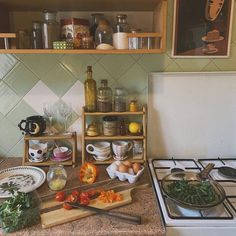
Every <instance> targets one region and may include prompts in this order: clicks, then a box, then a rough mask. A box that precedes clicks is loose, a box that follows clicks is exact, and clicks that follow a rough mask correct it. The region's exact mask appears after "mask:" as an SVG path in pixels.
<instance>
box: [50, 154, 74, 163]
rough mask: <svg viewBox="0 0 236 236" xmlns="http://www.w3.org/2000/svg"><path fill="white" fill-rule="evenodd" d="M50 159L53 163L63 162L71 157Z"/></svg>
mask: <svg viewBox="0 0 236 236" xmlns="http://www.w3.org/2000/svg"><path fill="white" fill-rule="evenodd" d="M50 159H51V161H55V162H63V161H68V160H70V159H71V155H68V156H66V157H65V158H58V157H55V156H52V157H51V158H50Z"/></svg>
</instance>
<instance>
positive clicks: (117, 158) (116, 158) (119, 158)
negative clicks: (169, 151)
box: [113, 155, 128, 161]
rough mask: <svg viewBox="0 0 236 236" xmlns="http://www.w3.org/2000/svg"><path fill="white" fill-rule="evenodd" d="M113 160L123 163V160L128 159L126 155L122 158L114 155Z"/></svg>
mask: <svg viewBox="0 0 236 236" xmlns="http://www.w3.org/2000/svg"><path fill="white" fill-rule="evenodd" d="M113 158H114V159H115V160H116V161H123V160H125V159H126V158H128V155H126V156H124V157H117V156H116V155H114V156H113Z"/></svg>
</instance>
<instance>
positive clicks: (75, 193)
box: [71, 190, 79, 198]
mask: <svg viewBox="0 0 236 236" xmlns="http://www.w3.org/2000/svg"><path fill="white" fill-rule="evenodd" d="M71 195H73V196H75V197H77V198H78V197H79V191H77V190H74V191H72V193H71Z"/></svg>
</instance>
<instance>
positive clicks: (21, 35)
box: [17, 29, 31, 49]
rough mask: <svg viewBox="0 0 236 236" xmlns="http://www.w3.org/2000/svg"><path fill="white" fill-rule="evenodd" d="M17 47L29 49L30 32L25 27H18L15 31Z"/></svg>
mask: <svg viewBox="0 0 236 236" xmlns="http://www.w3.org/2000/svg"><path fill="white" fill-rule="evenodd" d="M17 38H18V48H19V49H29V48H30V47H31V46H30V32H29V31H28V30H26V29H20V30H18V32H17Z"/></svg>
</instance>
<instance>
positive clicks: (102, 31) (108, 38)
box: [95, 19, 113, 46]
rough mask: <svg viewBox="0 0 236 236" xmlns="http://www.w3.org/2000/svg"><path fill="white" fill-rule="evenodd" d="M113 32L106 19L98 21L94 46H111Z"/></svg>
mask: <svg viewBox="0 0 236 236" xmlns="http://www.w3.org/2000/svg"><path fill="white" fill-rule="evenodd" d="M112 34H113V30H112V28H111V27H110V24H109V22H108V21H107V20H106V19H101V20H99V23H98V27H97V29H96V32H95V44H96V46H98V45H99V44H103V43H104V44H110V45H112V44H113V38H112Z"/></svg>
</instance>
